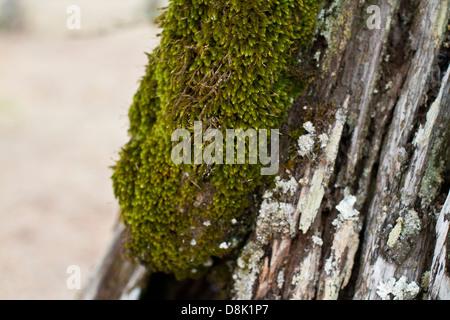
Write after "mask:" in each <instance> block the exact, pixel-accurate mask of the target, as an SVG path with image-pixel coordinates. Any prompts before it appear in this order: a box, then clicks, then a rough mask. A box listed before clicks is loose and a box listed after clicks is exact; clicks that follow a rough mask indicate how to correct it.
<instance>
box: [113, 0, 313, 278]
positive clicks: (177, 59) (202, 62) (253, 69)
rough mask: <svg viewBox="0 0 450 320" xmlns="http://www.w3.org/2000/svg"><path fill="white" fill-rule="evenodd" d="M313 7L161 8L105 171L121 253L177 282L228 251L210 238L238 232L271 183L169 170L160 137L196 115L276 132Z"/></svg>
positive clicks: (188, 4) (303, 1) (237, 3)
mask: <svg viewBox="0 0 450 320" xmlns="http://www.w3.org/2000/svg"><path fill="white" fill-rule="evenodd" d="M320 2H321V1H318V0H296V1H295V0H265V1H262V0H261V1H258V0H256V1H255V0H245V1H241V0H227V1H210V0H204V1H202V0H192V1H190V0H173V1H172V2H171V3H170V5H169V7H168V9H167V10H166V11H165V12H164V13H163V15H162V16H161V18H160V19H159V20H160V23H161V26H162V28H163V31H162V34H161V43H160V45H159V46H158V47H157V48H156V49H155V50H154V52H153V53H152V54H150V55H149V63H148V66H147V70H146V75H145V76H144V78H143V79H142V81H141V85H140V88H139V89H138V92H137V93H136V95H135V97H134V102H133V104H132V106H131V107H130V110H129V119H130V128H129V135H130V141H129V142H128V143H127V144H126V145H125V146H124V147H123V148H122V150H121V152H120V159H119V160H118V161H117V163H116V165H115V166H114V167H113V170H114V172H113V175H112V180H113V187H114V192H115V195H116V197H117V198H118V200H119V204H120V206H121V220H122V222H123V223H124V224H125V226H126V228H127V234H128V236H127V243H126V248H127V250H128V253H129V255H130V256H131V257H134V258H136V259H137V260H138V261H139V262H140V263H142V264H144V265H146V266H148V267H149V268H150V269H151V270H153V271H163V272H168V273H174V274H175V275H176V276H177V277H178V278H183V277H186V276H193V275H192V272H191V270H192V269H193V268H195V269H196V272H195V274H196V275H200V274H201V270H202V268H203V267H202V265H203V264H204V263H205V262H206V261H208V259H209V258H210V257H211V256H217V257H222V256H223V255H225V254H227V253H229V252H230V250H232V246H227V248H223V247H220V243H223V242H227V243H229V242H231V238H232V237H234V238H236V237H242V236H243V235H244V234H245V232H246V228H245V226H246V225H248V224H249V223H250V222H251V215H250V214H249V208H250V206H251V204H252V199H253V196H252V195H253V194H254V192H255V190H257V188H258V186H260V185H262V184H265V183H268V182H270V180H271V179H272V177H270V176H261V174H260V166H259V165H248V164H246V165H212V166H207V165H206V164H202V165H188V164H182V165H175V164H174V163H173V162H172V160H171V149H172V146H173V143H172V141H171V133H172V131H173V130H174V129H177V128H188V129H189V130H192V129H193V124H194V121H197V120H200V121H202V123H203V130H204V131H205V130H206V129H209V128H217V129H219V130H220V131H222V132H224V130H225V129H227V128H233V129H238V128H241V129H244V130H245V129H248V128H254V129H278V128H279V127H280V125H281V123H282V122H283V120H284V118H285V115H286V112H287V110H288V108H289V107H290V105H291V101H292V99H293V98H295V97H296V96H297V95H298V94H299V93H300V92H301V89H302V87H301V83H302V82H301V81H298V80H295V77H294V76H293V75H292V73H291V72H290V71H289V70H291V69H292V66H293V65H294V64H295V61H296V60H297V59H296V57H297V54H298V52H299V51H300V50H301V49H302V48H305V47H307V46H308V45H310V44H311V41H312V34H313V31H314V28H315V21H316V15H317V12H318V9H319V6H320ZM204 131H203V132H204ZM234 219H236V220H237V221H240V223H238V224H237V225H236V223H232V220H233V221H234Z"/></svg>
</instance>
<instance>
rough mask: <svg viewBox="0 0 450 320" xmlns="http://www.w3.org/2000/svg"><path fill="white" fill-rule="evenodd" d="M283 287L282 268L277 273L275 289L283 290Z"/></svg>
mask: <svg viewBox="0 0 450 320" xmlns="http://www.w3.org/2000/svg"><path fill="white" fill-rule="evenodd" d="M283 285H284V268H282V269H281V270H280V271H279V272H278V277H277V287H278V289H280V290H281V289H283Z"/></svg>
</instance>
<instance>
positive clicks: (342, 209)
mask: <svg viewBox="0 0 450 320" xmlns="http://www.w3.org/2000/svg"><path fill="white" fill-rule="evenodd" d="M355 203H356V197H355V196H353V195H348V196H345V197H344V199H342V200H341V202H339V204H338V205H337V206H336V209H337V211H339V215H338V216H337V218H336V219H334V220H333V222H332V224H333V226H335V227H336V228H339V227H340V226H341V225H342V224H343V223H344V222H346V221H356V220H358V217H359V211H358V210H356V209H355V208H353V206H354V205H355Z"/></svg>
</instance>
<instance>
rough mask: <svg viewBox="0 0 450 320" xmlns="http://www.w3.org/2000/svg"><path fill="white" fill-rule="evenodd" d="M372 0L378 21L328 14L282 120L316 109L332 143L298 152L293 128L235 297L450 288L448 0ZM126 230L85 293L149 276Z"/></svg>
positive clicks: (412, 294)
mask: <svg viewBox="0 0 450 320" xmlns="http://www.w3.org/2000/svg"><path fill="white" fill-rule="evenodd" d="M377 5H378V6H379V7H380V9H381V17H382V20H381V21H382V23H381V28H380V29H372V30H370V29H368V28H367V25H366V19H367V18H368V16H369V15H368V14H367V12H366V7H367V5H365V4H364V1H358V0H341V1H334V2H333V3H331V4H329V5H328V6H326V7H325V9H324V10H323V12H322V13H321V18H320V20H321V23H322V24H321V27H320V30H321V35H320V36H319V35H318V37H317V40H316V43H315V46H314V48H313V49H314V50H312V54H313V55H314V54H315V57H317V56H318V54H317V52H319V53H320V59H319V60H318V61H316V60H317V59H316V60H314V59H310V60H308V59H307V58H305V59H303V58H302V60H305V61H307V62H306V64H309V65H310V67H311V68H312V69H314V68H319V69H318V70H317V72H316V77H315V79H314V81H313V82H312V83H311V85H310V86H309V87H308V88H306V89H305V90H304V92H303V94H302V96H301V97H300V98H299V99H298V100H297V101H295V102H294V105H293V107H292V110H291V112H290V114H289V117H288V120H287V123H286V124H285V128H284V129H283V130H284V131H285V132H286V133H290V132H293V131H294V130H295V129H296V128H298V127H301V126H302V125H303V124H304V123H305V119H306V118H307V117H308V114H311V113H312V114H314V115H316V118H314V119H313V120H311V121H312V122H313V124H314V130H315V131H314V133H313V135H314V136H315V137H318V136H319V135H324V134H326V137H327V140H326V141H325V142H324V143H323V144H322V145H321V147H320V148H315V149H314V150H313V151H312V153H311V154H309V155H307V156H305V157H299V156H298V155H297V156H294V157H293V156H292V155H291V154H289V152H288V151H289V149H290V148H292V146H293V145H294V146H296V141H292V139H291V138H289V135H288V134H286V135H285V136H284V140H283V141H281V146H282V155H283V156H282V163H285V166H284V169H283V170H282V172H281V173H280V176H279V178H278V180H277V186H276V187H275V189H273V190H271V191H268V192H266V194H265V196H264V199H263V201H262V203H261V207H260V210H259V213H258V215H257V218H256V223H255V224H254V228H253V231H252V234H251V235H250V237H249V239H248V241H247V243H246V244H245V246H244V247H243V248H242V250H241V252H240V254H239V257H238V258H237V260H236V264H235V265H236V266H235V269H234V272H233V275H232V281H231V282H232V289H231V291H230V297H232V298H235V299H338V298H347V299H381V298H383V299H392V298H393V299H414V298H424V299H449V298H450V278H449V272H448V270H447V268H448V264H449V263H450V261H449V260H450V259H449V258H448V251H449V248H450V240H449V220H450V194H449V193H448V191H449V190H448V188H449V184H450V179H449V172H450V162H449V160H450V159H449V156H450V151H449V150H450V99H449V98H450V97H449V94H450V81H449V72H448V59H449V57H448V56H447V54H448V53H449V50H448V47H449V45H450V42H448V41H449V37H448V30H447V26H448V17H449V1H441V0H414V1H410V0H380V1H379V3H378V4H377ZM317 63H319V66H316V64H317ZM307 67H308V66H306V67H305V69H307ZM318 115H320V116H318ZM297 147H298V146H297ZM287 164H289V165H287ZM287 168H289V169H287ZM445 199H447V200H446V201H445ZM444 202H445V203H444ZM118 232H119V233H121V231H118ZM120 241H121V237H120V236H119V235H117V236H116V237H115V239H114V240H113V242H114V243H115V244H113V246H112V248H111V249H110V251H109V253H108V255H107V257H106V258H105V259H104V262H103V265H102V267H101V268H100V269H99V270H100V271H99V273H97V275H95V276H94V279H96V280H97V282H95V283H94V284H92V285H91V286H90V289H89V290H88V291H87V293H86V294H85V296H84V297H85V298H118V297H121V296H123V295H124V294H127V293H129V292H130V291H131V290H132V289H133V288H136V287H142V286H145V284H146V281H145V279H146V278H145V277H144V276H143V275H144V273H145V271H144V270H143V268H142V267H139V266H137V265H131V264H130V263H129V262H126V260H119V255H118V252H119V251H120V249H119V248H120V245H119V243H121V242H120ZM120 259H121V258H120ZM111 280H114V281H113V282H111ZM150 285H151V282H150Z"/></svg>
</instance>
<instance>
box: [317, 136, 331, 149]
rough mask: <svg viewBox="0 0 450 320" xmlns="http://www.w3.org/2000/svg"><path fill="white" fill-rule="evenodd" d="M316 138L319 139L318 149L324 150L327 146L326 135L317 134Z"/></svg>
mask: <svg viewBox="0 0 450 320" xmlns="http://www.w3.org/2000/svg"><path fill="white" fill-rule="evenodd" d="M318 138H319V143H320V148H321V149H325V148H326V146H327V144H328V140H329V138H328V135H327V134H326V133H322V134H319V137H318Z"/></svg>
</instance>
